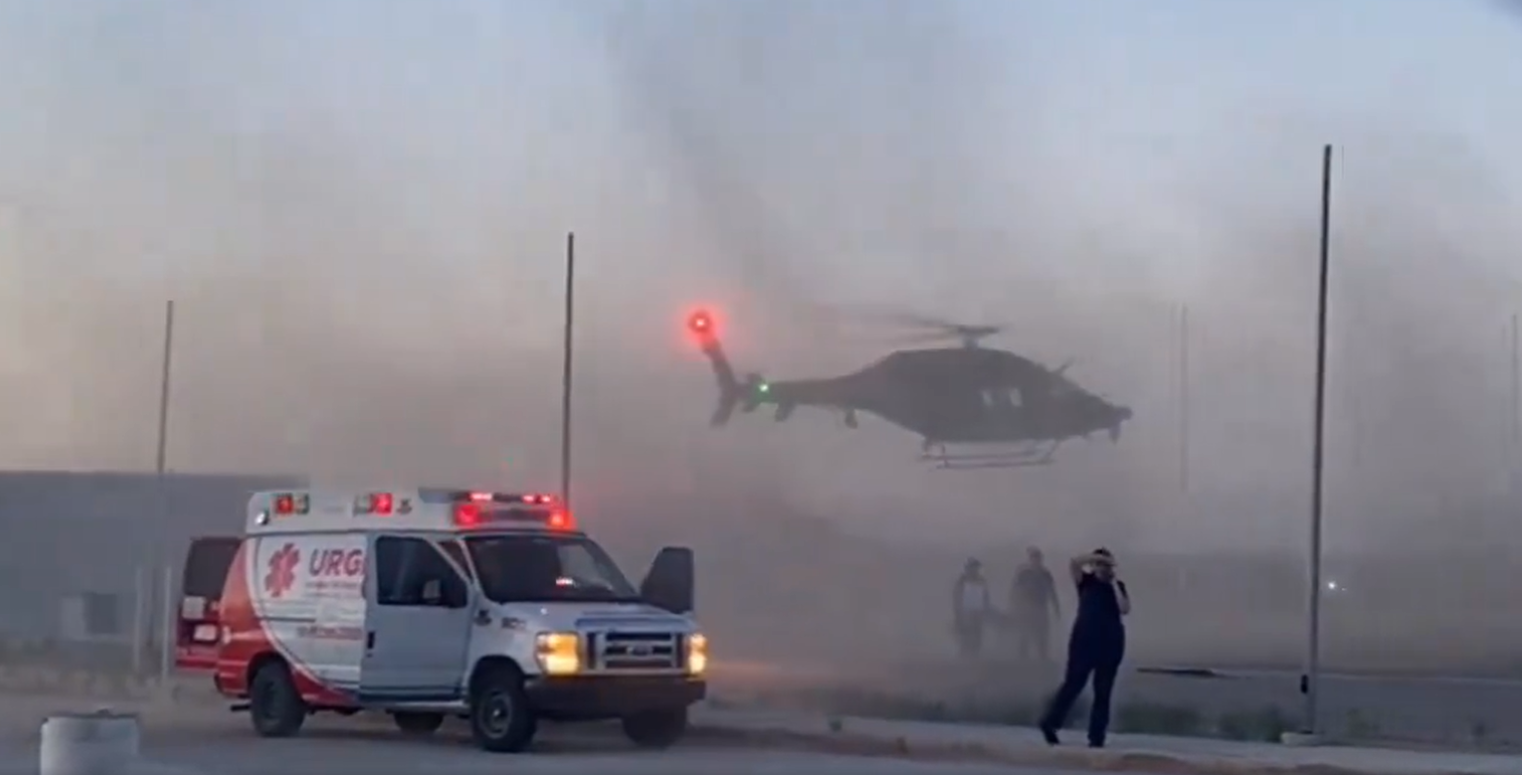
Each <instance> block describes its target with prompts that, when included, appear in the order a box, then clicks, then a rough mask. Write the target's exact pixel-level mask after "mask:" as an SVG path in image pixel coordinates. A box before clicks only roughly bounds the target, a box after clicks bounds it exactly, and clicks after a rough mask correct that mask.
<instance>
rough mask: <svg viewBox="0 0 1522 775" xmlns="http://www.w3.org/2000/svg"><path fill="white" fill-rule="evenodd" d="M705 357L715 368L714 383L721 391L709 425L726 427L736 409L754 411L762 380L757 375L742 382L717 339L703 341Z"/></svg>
mask: <svg viewBox="0 0 1522 775" xmlns="http://www.w3.org/2000/svg"><path fill="white" fill-rule="evenodd" d="M702 349H703V355H704V356H706V357H707V358H708V364H709V365H710V366H711V367H712V368H713V377H714V382H715V383H716V385H717V387H718V389H719V403H718V405H717V406H715V407H714V411H713V417H712V418H711V419H710V420H709V424H710V425H713V426H720V425H724V424H725V423H727V422H729V418H730V417H731V416H733V415H734V413H735V409H736V408H739V409H740V410H741V411H745V412H749V411H753V410H754V409H755V408H756V407H757V406H758V405H760V401H759V400H758V397H757V395H756V393H757V390H758V388H759V386H760V385H761V384H762V382H761V378H760V377H759V376H757V375H754V374H753V375H750V376H749V377H746V379H745V381H743V382H742V381H741V380H740V379H739V378H738V377H736V376H735V368H734V366H733V365H731V364H730V362H729V357H728V356H726V355H725V354H724V349H723V348H722V347H720V346H719V340H718V338H717V337H713V336H709V337H704V339H703V341H702Z"/></svg>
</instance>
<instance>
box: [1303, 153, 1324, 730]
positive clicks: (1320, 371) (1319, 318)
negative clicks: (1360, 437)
mask: <svg viewBox="0 0 1522 775" xmlns="http://www.w3.org/2000/svg"><path fill="white" fill-rule="evenodd" d="M1331 231H1332V146H1330V145H1328V146H1326V148H1325V149H1324V151H1323V153H1322V157H1321V271H1320V282H1319V287H1318V291H1317V301H1316V414H1315V431H1314V437H1313V438H1314V440H1313V442H1312V446H1311V558H1310V565H1311V578H1310V599H1309V600H1308V608H1309V612H1308V614H1309V619H1310V621H1309V623H1308V625H1307V627H1306V644H1305V674H1304V675H1302V676H1301V677H1300V691H1301V692H1302V693H1304V695H1305V722H1304V725H1303V726H1304V728H1303V730H1302V731H1303V732H1304V733H1305V734H1307V735H1314V734H1315V733H1316V699H1317V697H1316V695H1317V690H1318V689H1319V686H1318V685H1319V684H1320V681H1321V675H1320V673H1321V488H1322V476H1321V472H1322V462H1323V454H1322V453H1323V447H1324V444H1325V437H1326V330H1327V289H1328V285H1329V280H1330V276H1331Z"/></svg>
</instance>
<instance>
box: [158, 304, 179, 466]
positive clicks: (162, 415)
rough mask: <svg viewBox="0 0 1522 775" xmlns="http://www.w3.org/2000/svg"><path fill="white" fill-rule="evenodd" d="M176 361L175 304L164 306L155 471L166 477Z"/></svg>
mask: <svg viewBox="0 0 1522 775" xmlns="http://www.w3.org/2000/svg"><path fill="white" fill-rule="evenodd" d="M173 359H174V302H173V301H170V302H167V303H166V304H165V305H164V370H163V373H162V374H161V375H160V378H159V439H158V456H157V459H156V460H155V465H154V470H155V471H157V472H158V475H159V476H161V477H162V476H163V475H164V463H165V460H166V456H167V455H168V453H169V375H170V369H171V367H172V366H173Z"/></svg>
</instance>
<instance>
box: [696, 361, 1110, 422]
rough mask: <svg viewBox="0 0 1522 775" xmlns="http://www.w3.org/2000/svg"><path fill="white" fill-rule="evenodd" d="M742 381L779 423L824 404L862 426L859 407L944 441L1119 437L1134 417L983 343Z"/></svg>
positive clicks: (747, 398) (746, 407)
mask: <svg viewBox="0 0 1522 775" xmlns="http://www.w3.org/2000/svg"><path fill="white" fill-rule="evenodd" d="M715 349H716V348H715ZM718 355H719V357H720V358H722V354H721V353H719V354H718ZM711 357H712V356H711ZM725 365H727V363H726V364H725ZM716 370H718V367H717V365H716ZM722 381H723V378H722V376H721V383H722ZM737 387H740V388H741V389H742V390H743V391H744V392H745V395H744V396H743V397H742V398H741V399H740V404H741V408H742V411H747V412H749V411H754V410H755V409H756V408H758V407H759V406H762V405H769V406H775V407H776V411H775V414H774V416H775V418H776V419H777V420H779V421H780V420H786V419H788V418H789V417H791V416H792V414H793V412H794V410H796V409H797V408H798V407H800V406H808V407H818V408H825V409H830V410H834V411H837V412H842V413H844V414H845V415H846V418H847V424H848V425H851V426H853V427H854V425H855V415H856V413H857V412H861V413H867V414H872V415H876V416H878V417H880V418H882V419H883V420H886V421H887V422H890V423H892V424H894V425H897V426H899V427H901V428H904V429H906V430H909V431H912V432H914V433H917V434H919V435H920V436H922V437H923V438H924V439H925V441H926V442H927V443H939V444H948V443H955V444H1002V443H1012V442H1022V441H1033V440H1058V441H1060V440H1062V439H1066V438H1072V437H1076V436H1086V435H1088V434H1090V433H1093V432H1095V431H1100V430H1109V431H1110V432H1111V433H1112V435H1114V434H1118V429H1119V425H1120V423H1121V422H1124V420H1126V419H1129V416H1130V413H1129V410H1127V409H1124V408H1123V407H1115V406H1112V405H1110V404H1109V403H1107V402H1105V401H1104V400H1103V399H1101V398H1099V397H1098V396H1095V395H1093V394H1091V393H1088V392H1086V391H1084V390H1082V389H1080V388H1078V387H1077V386H1076V385H1074V384H1073V383H1072V382H1070V381H1069V380H1067V379H1066V378H1063V377H1061V376H1060V375H1056V374H1054V373H1053V372H1050V371H1048V370H1047V369H1045V368H1044V367H1042V366H1040V365H1039V364H1036V363H1034V362H1032V361H1029V360H1027V359H1025V358H1022V357H1020V356H1018V355H1015V354H1013V353H1009V352H1006V351H1002V350H988V349H982V348H965V347H962V348H939V349H928V350H901V351H898V352H895V353H893V354H891V355H888V356H887V357H885V358H883V359H881V360H879V361H878V362H876V363H874V364H872V365H870V366H867V367H865V368H863V369H861V370H859V371H856V372H854V373H851V374H846V375H843V376H839V377H828V378H821V379H801V380H782V381H776V382H768V381H763V380H761V379H760V378H759V377H754V376H753V377H751V378H750V380H749V381H748V382H747V383H746V384H744V385H743V386H740V385H737Z"/></svg>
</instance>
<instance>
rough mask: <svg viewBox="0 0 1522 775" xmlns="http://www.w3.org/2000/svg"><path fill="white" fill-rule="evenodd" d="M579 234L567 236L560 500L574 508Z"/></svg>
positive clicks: (561, 402) (561, 386) (571, 233)
mask: <svg viewBox="0 0 1522 775" xmlns="http://www.w3.org/2000/svg"><path fill="white" fill-rule="evenodd" d="M575 289H576V233H575V232H570V233H567V234H566V235H565V344H564V350H565V353H564V355H565V357H564V363H563V364H562V368H561V372H560V499H561V501H562V502H563V503H565V504H566V506H568V507H569V506H570V505H571V342H572V337H571V331H572V322H573V320H574V314H575V309H576V296H575Z"/></svg>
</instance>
